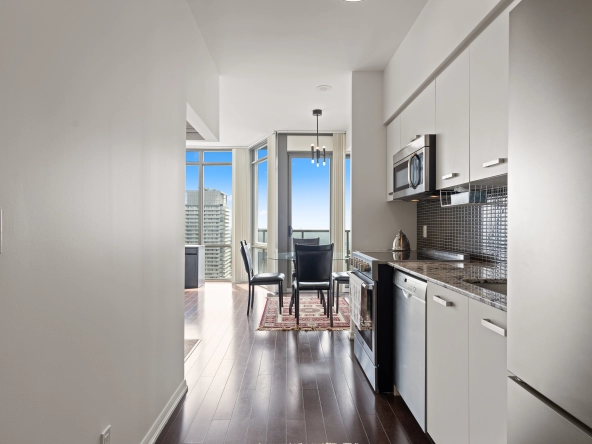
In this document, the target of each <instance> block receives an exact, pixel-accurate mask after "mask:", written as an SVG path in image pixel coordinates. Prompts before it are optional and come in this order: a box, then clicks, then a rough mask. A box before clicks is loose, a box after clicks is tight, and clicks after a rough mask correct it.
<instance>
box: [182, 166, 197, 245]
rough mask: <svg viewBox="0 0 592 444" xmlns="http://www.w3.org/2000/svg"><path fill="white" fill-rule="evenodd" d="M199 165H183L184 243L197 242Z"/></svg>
mask: <svg viewBox="0 0 592 444" xmlns="http://www.w3.org/2000/svg"><path fill="white" fill-rule="evenodd" d="M199 201H200V191H199V166H197V165H196V166H189V165H188V166H186V167H185V244H186V245H197V244H199Z"/></svg>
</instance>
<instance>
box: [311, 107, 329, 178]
mask: <svg viewBox="0 0 592 444" xmlns="http://www.w3.org/2000/svg"><path fill="white" fill-rule="evenodd" d="M312 115H313V116H315V117H316V118H317V145H316V152H317V167H318V166H319V159H320V157H321V148H320V147H319V116H322V115H323V110H321V109H313V110H312ZM326 158H327V157H326V152H325V147H323V166H325V165H326V163H325V162H326ZM314 161H315V144H314V143H311V144H310V162H311V163H314Z"/></svg>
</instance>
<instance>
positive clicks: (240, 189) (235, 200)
mask: <svg viewBox="0 0 592 444" xmlns="http://www.w3.org/2000/svg"><path fill="white" fill-rule="evenodd" d="M250 214H251V153H250V151H249V150H248V149H244V148H243V149H233V150H232V282H247V281H248V277H247V272H246V271H245V266H244V264H243V259H242V256H241V253H240V244H239V242H240V241H241V240H247V241H249V240H250V238H251V236H250V230H251V223H250V222H251V218H250Z"/></svg>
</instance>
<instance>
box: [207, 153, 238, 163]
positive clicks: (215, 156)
mask: <svg viewBox="0 0 592 444" xmlns="http://www.w3.org/2000/svg"><path fill="white" fill-rule="evenodd" d="M204 162H232V151H206V152H205V153H204Z"/></svg>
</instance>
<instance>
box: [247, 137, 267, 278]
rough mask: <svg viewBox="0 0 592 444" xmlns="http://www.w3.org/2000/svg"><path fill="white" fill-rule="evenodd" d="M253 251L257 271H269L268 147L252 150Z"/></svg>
mask: <svg viewBox="0 0 592 444" xmlns="http://www.w3.org/2000/svg"><path fill="white" fill-rule="evenodd" d="M251 164H252V174H251V177H252V178H253V179H252V187H251V190H252V194H251V195H252V199H251V202H252V205H253V208H252V212H251V214H252V223H251V226H252V227H253V234H252V239H253V242H252V252H253V260H254V262H255V264H254V266H255V267H256V270H255V272H257V273H262V272H265V271H267V147H266V146H263V147H259V148H255V149H253V150H251Z"/></svg>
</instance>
